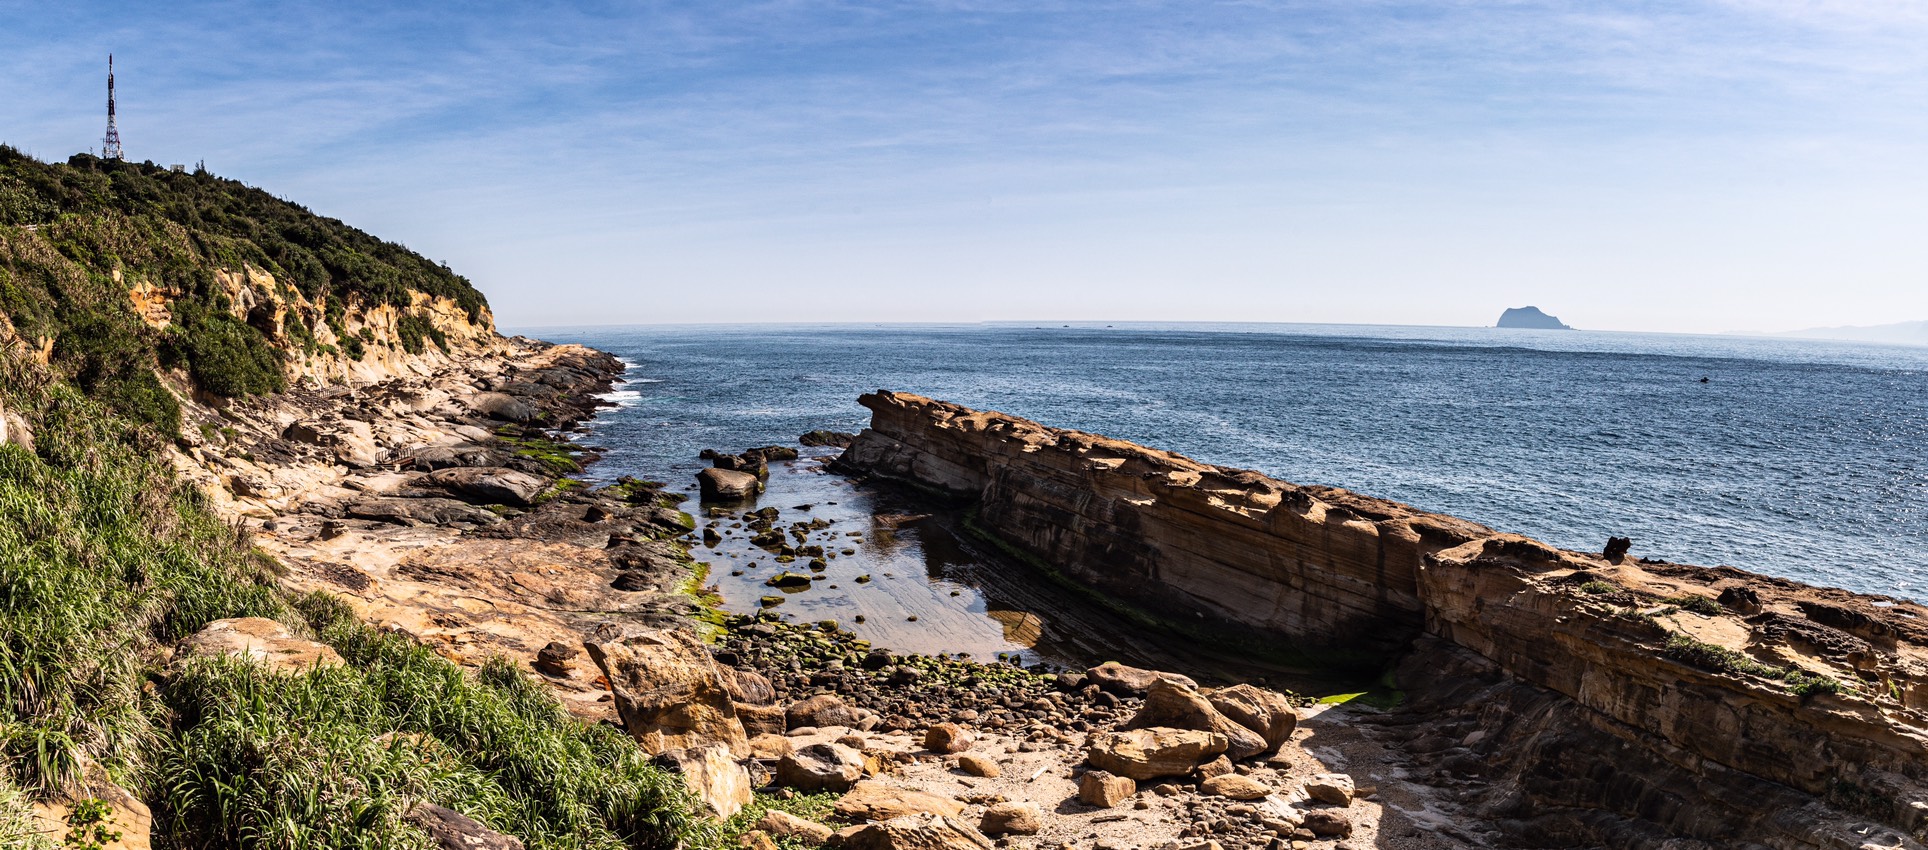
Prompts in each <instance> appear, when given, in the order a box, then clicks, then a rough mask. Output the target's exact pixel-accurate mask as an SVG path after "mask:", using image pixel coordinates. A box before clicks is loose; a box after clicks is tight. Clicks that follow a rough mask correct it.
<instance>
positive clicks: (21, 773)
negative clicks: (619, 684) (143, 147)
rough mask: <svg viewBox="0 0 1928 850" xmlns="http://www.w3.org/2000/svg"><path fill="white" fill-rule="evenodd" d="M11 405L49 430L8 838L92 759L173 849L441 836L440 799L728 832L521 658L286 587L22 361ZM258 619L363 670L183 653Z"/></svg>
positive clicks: (640, 844) (2, 661)
mask: <svg viewBox="0 0 1928 850" xmlns="http://www.w3.org/2000/svg"><path fill="white" fill-rule="evenodd" d="M0 404H4V405H5V406H6V408H7V409H8V410H11V411H13V412H15V413H17V414H22V415H24V416H25V417H26V419H28V420H29V421H30V422H32V423H33V425H34V431H35V432H36V433H37V435H38V439H37V445H36V446H35V448H34V450H33V451H31V452H30V451H27V450H26V449H24V448H22V447H21V446H20V445H17V444H11V445H5V446H0V763H4V764H5V766H6V767H5V769H4V770H0V836H8V835H9V833H10V832H14V831H17V829H18V820H19V818H18V815H19V805H18V804H19V798H20V795H21V793H23V792H26V793H37V792H40V791H43V790H45V789H50V788H54V787H58V786H61V785H63V784H65V783H68V782H70V781H72V780H73V779H75V778H76V777H77V776H78V775H79V774H80V773H81V772H82V771H83V769H84V765H86V764H87V763H89V762H92V763H94V764H98V765H100V766H101V767H102V768H104V769H105V771H106V772H107V773H108V774H109V775H111V776H112V777H113V778H114V779H115V780H116V781H117V782H118V783H119V784H121V785H123V786H124V787H127V788H129V789H132V790H133V791H134V792H135V793H136V794H137V796H139V797H141V798H142V800H143V801H145V802H147V803H148V804H149V805H150V806H151V807H152V808H153V809H154V812H155V817H156V830H155V838H156V840H157V842H158V843H159V845H160V846H167V847H178V848H190V847H217V846H219V847H226V846H235V847H275V848H309V847H312V848H322V847H393V848H409V847H426V846H427V844H426V837H425V835H424V834H423V833H421V832H420V831H419V830H418V829H417V828H416V827H414V826H413V825H411V824H409V823H408V822H407V821H405V820H404V817H403V816H404V815H405V814H406V813H407V812H408V811H409V809H410V808H411V807H412V806H414V805H415V804H416V803H417V802H420V801H428V802H433V803H437V804H440V805H445V806H448V807H450V808H454V809H457V810H460V811H463V812H465V813H468V814H470V815H471V816H473V817H476V818H477V819H479V820H482V821H483V822H485V823H487V824H489V825H490V826H492V827H494V828H496V829H499V830H502V831H505V832H508V833H511V834H514V835H517V836H518V837H520V838H522V839H523V840H524V841H526V842H527V843H528V845H529V846H530V847H532V848H608V850H616V848H625V847H628V848H668V847H673V846H677V844H678V842H685V844H686V846H691V847H704V846H715V845H716V844H717V843H718V841H719V834H718V831H717V828H716V827H715V826H714V825H713V824H710V823H708V822H705V821H701V820H698V819H696V818H695V817H694V816H693V815H692V814H691V812H692V811H693V807H692V805H691V802H690V800H689V799H688V795H687V792H686V791H684V790H683V789H682V786H681V783H680V782H678V781H677V780H675V779H674V778H673V777H671V776H669V775H667V774H665V773H664V772H662V771H661V770H659V769H658V768H656V767H654V766H652V765H651V764H650V762H649V760H648V757H647V756H646V755H644V754H643V752H642V751H641V750H640V749H639V748H637V747H636V746H635V745H634V743H633V742H631V741H630V740H629V739H628V738H627V737H625V736H623V735H622V734H621V733H620V732H617V731H615V730H613V729H611V728H609V727H606V726H590V725H585V724H583V723H581V722H579V721H576V720H575V719H573V718H571V717H569V716H568V715H567V714H566V713H565V712H563V710H562V709H561V708H560V707H559V706H558V705H557V703H556V702H555V701H554V699H552V698H551V697H549V696H548V695H547V694H546V692H544V691H543V690H542V688H541V687H540V686H539V685H537V684H536V683H534V682H532V681H531V680H529V679H528V678H526V677H525V676H524V675H523V674H522V673H521V672H519V671H518V670H517V669H516V668H515V667H514V666H513V665H511V664H508V663H506V662H496V663H492V664H490V665H488V666H487V667H485V668H484V669H483V670H482V671H481V672H480V674H479V675H470V674H465V673H464V672H463V671H462V670H461V669H460V668H458V667H456V666H455V665H453V664H451V663H450V662H448V661H446V660H444V659H443V658H441V657H440V656H438V655H436V654H435V653H433V652H432V651H430V650H429V649H427V648H425V647H423V646H421V645H420V644H418V643H416V642H415V641H413V640H412V639H410V638H408V637H406V636H398V635H393V634H385V633H380V632H377V631H375V630H373V629H371V628H369V627H367V626H365V625H362V624H361V623H360V622H358V621H357V620H356V619H355V618H354V617H353V616H352V615H350V613H349V612H348V611H347V609H346V608H345V607H344V606H343V605H342V604H341V603H339V602H337V601H335V600H333V599H331V598H329V597H326V596H309V597H303V598H299V599H292V598H289V597H287V596H286V595H284V593H283V592H282V591H280V590H279V589H278V588H277V586H276V584H275V581H274V577H273V575H272V572H273V569H274V565H273V564H272V562H270V561H269V560H268V559H267V558H265V557H264V556H261V555H259V554H257V553H256V552H254V551H253V550H251V549H250V548H249V546H248V545H247V543H246V535H245V533H243V532H241V531H239V530H238V529H235V528H231V527H229V526H228V525H226V524H225V523H223V522H222V521H221V520H220V519H218V518H217V517H216V516H215V515H214V514H213V513H211V512H210V511H209V510H208V509H207V508H206V507H205V506H204V505H203V502H202V497H201V496H200V494H199V492H198V491H196V490H194V489H193V488H191V487H190V486H188V485H186V484H184V483H182V482H180V481H179V480H177V479H176V477H175V476H174V474H173V472H172V470H171V468H170V467H169V466H168V465H167V464H166V462H165V461H164V460H163V459H162V453H161V452H160V451H159V449H160V445H159V442H158V441H159V437H158V435H157V434H156V433H155V432H154V431H153V429H151V428H148V427H145V426H142V425H138V424H136V423H133V422H131V421H128V420H126V419H124V418H122V417H119V416H116V415H113V414H112V413H111V412H110V411H108V410H106V409H105V408H104V407H103V406H102V405H101V404H100V403H98V402H95V401H93V400H90V399H88V398H86V397H85V396H84V395H83V394H82V393H80V392H79V391H77V390H76V389H75V388H74V387H72V386H70V385H68V384H66V383H64V382H61V381H60V380H59V376H58V375H56V374H54V373H52V372H51V371H50V370H47V369H45V368H42V367H39V366H37V365H34V364H31V363H26V362H23V361H22V360H21V359H20V358H18V357H0ZM237 616H262V617H270V618H273V619H276V620H279V621H281V622H282V623H284V624H287V625H288V626H290V627H292V628H294V629H295V630H297V631H298V632H299V633H302V634H307V635H311V636H314V637H316V638H318V639H320V640H322V641H324V642H326V643H328V644H330V645H332V646H333V647H335V648H336V650H337V651H339V652H340V653H341V654H342V656H343V657H344V658H345V659H347V661H348V664H347V665H346V666H342V667H337V668H332V669H326V670H319V671H315V672H310V673H306V674H301V675H292V676H289V675H277V674H274V673H270V672H266V671H265V670H264V669H262V668H259V667H256V666H253V665H251V664H247V663H243V662H238V661H233V660H222V659H196V660H191V661H189V662H187V663H184V664H183V663H179V662H172V661H170V652H169V649H170V647H171V646H172V645H173V644H174V643H175V642H177V641H178V640H180V639H181V638H182V637H184V636H187V635H189V634H192V633H194V632H195V631H197V630H199V629H200V628H201V627H202V626H203V625H205V624H206V623H207V622H209V621H210V620H214V619H219V618H225V617H237ZM14 837H17V836H14ZM0 843H3V842H0ZM10 846H12V845H10Z"/></svg>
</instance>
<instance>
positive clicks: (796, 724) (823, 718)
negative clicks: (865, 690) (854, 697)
mask: <svg viewBox="0 0 1928 850" xmlns="http://www.w3.org/2000/svg"><path fill="white" fill-rule="evenodd" d="M871 716H872V714H871V712H870V711H869V710H868V709H862V708H853V707H851V706H849V705H846V704H845V703H844V701H843V699H842V698H841V697H838V696H837V695H836V694H818V695H816V696H813V697H810V698H808V699H801V700H798V701H796V702H793V703H791V704H790V707H789V708H788V709H785V710H784V712H783V720H784V723H785V724H786V725H787V727H788V728H790V729H804V728H811V727H815V728H822V727H825V726H848V727H850V728H852V729H855V728H858V727H859V726H860V725H862V723H863V722H864V720H865V719H867V718H869V717H871Z"/></svg>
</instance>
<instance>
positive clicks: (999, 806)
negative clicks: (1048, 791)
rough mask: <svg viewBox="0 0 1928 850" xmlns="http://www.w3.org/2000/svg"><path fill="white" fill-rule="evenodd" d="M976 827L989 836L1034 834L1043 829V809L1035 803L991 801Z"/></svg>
mask: <svg viewBox="0 0 1928 850" xmlns="http://www.w3.org/2000/svg"><path fill="white" fill-rule="evenodd" d="M977 828H978V831H979V832H982V833H984V834H985V835H989V836H999V835H1036V834H1038V831H1039V830H1042V829H1044V811H1043V810H1042V809H1040V808H1039V807H1038V804H1036V803H1013V802H1004V803H992V804H991V805H989V806H987V807H985V809H984V817H983V819H982V820H981V821H979V822H978V827H977Z"/></svg>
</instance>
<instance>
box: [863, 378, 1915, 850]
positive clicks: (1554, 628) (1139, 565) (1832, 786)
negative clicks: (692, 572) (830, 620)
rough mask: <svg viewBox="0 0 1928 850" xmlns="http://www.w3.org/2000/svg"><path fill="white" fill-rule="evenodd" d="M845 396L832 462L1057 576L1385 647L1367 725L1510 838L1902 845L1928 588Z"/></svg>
mask: <svg viewBox="0 0 1928 850" xmlns="http://www.w3.org/2000/svg"><path fill="white" fill-rule="evenodd" d="M861 401H862V403H863V404H864V405H865V406H866V407H868V408H870V409H871V410H872V411H873V414H874V415H873V421H872V427H871V428H870V429H868V430H866V431H865V432H864V433H863V434H862V435H860V436H859V438H858V439H857V441H856V442H855V444H854V445H852V446H851V447H850V449H849V450H848V451H847V452H846V454H845V456H844V459H843V464H844V466H845V467H846V468H848V469H852V470H857V471H862V472H866V473H869V474H872V475H877V476H882V477H887V478H892V479H897V480H901V481H905V482H908V483H911V484H914V485H916V486H918V487H921V488H924V489H927V490H933V491H937V492H940V493H943V494H945V495H947V496H950V497H953V498H956V499H960V500H964V501H968V502H970V503H972V504H973V506H974V510H975V516H976V523H977V524H978V526H979V528H980V530H981V531H983V532H985V533H986V534H989V535H992V536H994V537H995V538H996V539H998V540H1000V541H1002V542H1003V543H1004V544H1005V545H1007V546H1010V547H1012V548H1013V549H1016V550H1018V551H1019V552H1020V553H1022V554H1024V555H1026V556H1028V557H1029V558H1031V559H1034V560H1035V561H1037V562H1039V563H1040V565H1042V566H1044V567H1046V568H1047V569H1051V570H1053V571H1055V572H1057V573H1059V574H1060V575H1062V576H1064V577H1066V578H1068V579H1071V580H1073V581H1076V582H1078V583H1081V584H1084V585H1086V586H1089V587H1091V588H1094V589H1097V590H1100V591H1102V592H1103V593H1105V594H1107V595H1110V596H1113V597H1115V598H1118V599H1121V600H1125V601H1127V602H1128V603H1129V604H1130V605H1131V606H1132V607H1133V608H1134V609H1136V610H1142V611H1146V612H1151V613H1152V614H1154V615H1155V616H1157V617H1159V618H1160V619H1161V620H1162V621H1163V622H1164V623H1165V624H1167V625H1176V626H1179V627H1182V628H1192V627H1195V624H1196V623H1198V622H1201V621H1204V622H1212V621H1216V622H1220V623H1227V624H1234V625H1236V626H1238V627H1240V628H1241V629H1242V630H1243V631H1245V632H1246V634H1247V635H1248V638H1247V641H1246V643H1245V645H1246V646H1251V645H1257V644H1263V643H1264V642H1265V640H1266V639H1267V638H1268V637H1269V638H1271V639H1273V640H1274V641H1279V640H1282V641H1283V642H1288V643H1290V644H1292V645H1294V646H1296V647H1298V648H1300V649H1301V650H1304V651H1305V652H1306V653H1307V655H1309V656H1310V657H1312V658H1314V659H1325V660H1333V659H1337V660H1342V661H1361V660H1366V659H1377V660H1378V661H1380V662H1382V663H1390V662H1393V661H1395V660H1396V659H1399V658H1402V657H1403V659H1404V663H1403V667H1402V671H1403V676H1404V680H1405V682H1404V683H1405V684H1406V685H1407V686H1409V687H1412V688H1414V689H1415V690H1414V692H1415V694H1416V698H1415V700H1414V701H1413V702H1412V703H1411V704H1410V705H1409V706H1408V707H1407V709H1406V710H1405V712H1403V713H1402V714H1398V715H1394V716H1393V717H1392V718H1390V719H1389V720H1388V721H1387V727H1388V729H1390V730H1397V731H1395V732H1389V734H1395V735H1397V734H1403V735H1404V736H1405V737H1406V739H1408V740H1410V741H1411V742H1412V747H1413V751H1414V753H1415V755H1416V756H1417V757H1419V758H1420V759H1421V760H1422V761H1425V762H1428V763H1430V764H1432V765H1433V766H1434V767H1435V769H1436V770H1437V771H1438V772H1439V775H1440V776H1445V777H1452V776H1462V777H1483V778H1484V779H1485V780H1486V782H1487V784H1485V785H1482V786H1481V787H1482V789H1483V790H1482V791H1481V792H1480V794H1481V795H1483V802H1482V803H1481V805H1483V806H1484V808H1485V810H1486V811H1487V812H1488V813H1489V814H1490V815H1492V816H1493V817H1495V818H1497V819H1500V820H1503V821H1506V822H1508V823H1510V824H1512V825H1513V826H1514V827H1515V829H1514V832H1515V834H1516V835H1519V836H1522V837H1524V838H1527V839H1528V840H1531V841H1535V842H1540V843H1551V844H1555V845H1590V844H1605V845H1609V846H1625V847H1649V846H1651V847H1658V846H1668V847H1679V846H1764V847H1789V848H1793V847H1859V846H1865V845H1867V844H1870V843H1874V844H1876V846H1918V845H1917V844H1916V843H1915V840H1916V838H1917V837H1918V836H1919V834H1920V833H1922V832H1923V831H1924V827H1928V820H1925V819H1924V815H1928V784H1925V783H1924V764H1925V762H1924V756H1928V714H1924V712H1923V705H1924V700H1928V694H1924V692H1923V686H1924V684H1928V677H1925V675H1924V674H1925V673H1928V667H1925V666H1924V660H1925V659H1928V656H1924V653H1925V652H1928V627H1925V626H1924V625H1923V623H1924V619H1923V618H1924V617H1928V608H1923V607H1921V606H1919V605H1915V604H1913V603H1910V602H1906V601H1903V600H1894V599H1886V598H1880V597H1869V596H1860V595H1856V594H1852V593H1848V592H1846V591H1840V590H1830V589H1820V588H1812V587H1807V586H1804V585H1801V584H1798V583H1795V582H1789V581H1784V580H1780V579H1773V578H1768V577H1764V576H1759V575H1754V574H1751V573H1747V572H1744V571H1741V570H1736V569H1732V568H1727V567H1722V568H1715V569H1707V568H1701V567H1693V566H1686V565H1678V564H1667V563H1656V562H1647V561H1641V562H1633V561H1629V560H1626V559H1624V558H1613V559H1608V558H1607V557H1605V556H1604V555H1599V554H1591V553H1580V552H1570V551H1562V550H1558V549H1555V548H1553V547H1550V546H1547V545H1545V544H1542V543H1539V542H1537V541H1533V540H1530V539H1527V538H1524V537H1519V536H1517V535H1508V534H1501V533H1498V532H1495V531H1493V530H1492V529H1488V528H1485V527H1483V526H1479V525H1477V524H1474V523H1470V522H1466V521H1464V520H1459V519H1456V518H1453V517H1448V516H1442V515H1438V514H1431V513H1427V512H1424V511H1420V510H1416V509H1414V508H1410V507H1407V506H1405V505H1400V504H1397V503H1393V502H1388V501H1385V500H1380V499H1374V498H1371V497H1367V496H1362V495H1359V494H1355V493H1351V492H1348V491H1344V490H1339V489H1336V488H1328V487H1307V486H1300V485H1294V484H1289V483H1286V482H1282V481H1278V480H1275V479H1272V478H1268V477H1266V476H1264V475H1261V474H1259V473H1256V472H1250V471H1246V470H1237V469H1229V468H1225V467H1218V466H1212V465H1209V464H1203V463H1199V462H1196V461H1192V460H1189V459H1187V458H1184V457H1180V456H1178V455H1174V454H1171V453H1169V452H1162V451H1158V450H1156V449H1149V448H1145V447H1142V446H1137V445H1133V444H1131V443H1126V442H1122V441H1118V440H1111V439H1107V438H1104V437H1099V436H1095V435H1091V434H1085V433H1080V432H1076V431H1065V430H1059V429H1054V428H1048V427H1045V426H1042V425H1039V424H1037V423H1034V422H1029V421H1026V420H1023V419H1019V418H1016V417H1012V416H1008V415H1005V414H1000V413H992V412H980V411H973V410H969V409H966V408H962V407H959V406H957V405H953V404H948V403H945V402H941V401H934V400H932V399H928V398H922V397H919V396H914V395H907V394H902V393H892V392H879V393H876V394H872V395H866V396H864V397H863V399H862V400H861ZM1415 638H1417V639H1418V640H1415ZM1475 796H1477V795H1475ZM1682 840H1688V841H1698V842H1707V844H1705V845H1699V844H1680V843H1678V842H1680V841H1682ZM1668 842H1674V843H1668Z"/></svg>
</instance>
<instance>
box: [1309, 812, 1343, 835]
mask: <svg viewBox="0 0 1928 850" xmlns="http://www.w3.org/2000/svg"><path fill="white" fill-rule="evenodd" d="M1304 828H1305V829H1306V830H1307V831H1309V832H1311V833H1312V834H1313V835H1316V836H1318V837H1320V838H1344V837H1346V836H1348V835H1351V834H1352V818H1349V817H1346V813H1345V812H1341V811H1335V810H1333V809H1314V810H1313V811H1309V812H1306V813H1305V823H1304Z"/></svg>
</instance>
